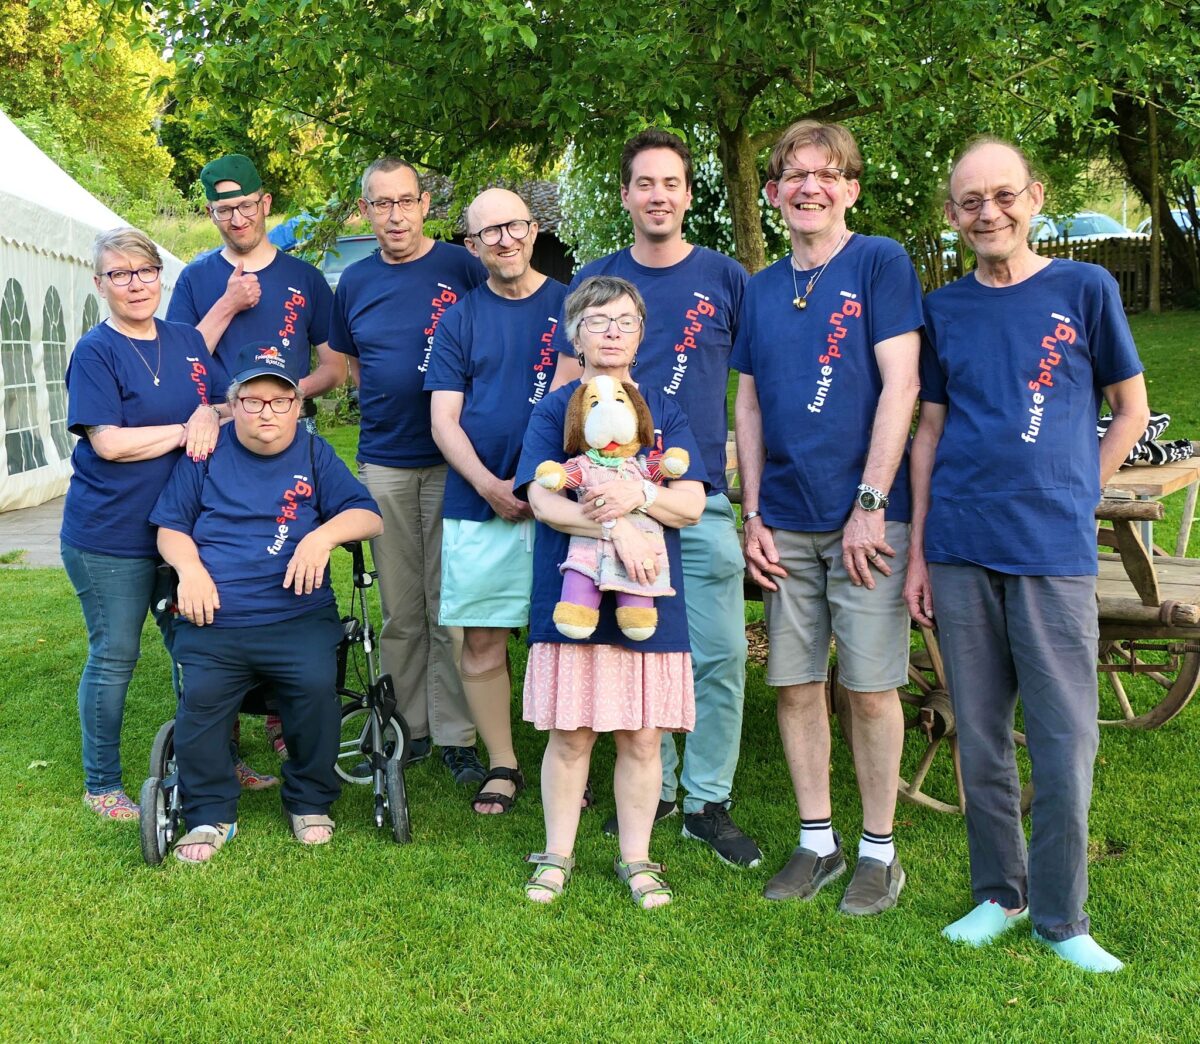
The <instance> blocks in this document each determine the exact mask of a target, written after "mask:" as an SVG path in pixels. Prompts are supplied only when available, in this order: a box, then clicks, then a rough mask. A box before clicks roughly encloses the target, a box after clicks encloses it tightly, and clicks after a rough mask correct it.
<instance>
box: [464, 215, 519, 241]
mask: <svg viewBox="0 0 1200 1044" xmlns="http://www.w3.org/2000/svg"><path fill="white" fill-rule="evenodd" d="M532 225H533V222H532V221H526V220H525V219H524V218H517V219H516V220H513V221H506V222H504V224H502V225H487V226H485V227H484V228H481V229H480V230H479V231H478V232H468V233H467V235H468V237H470V238H471V239H478V240H479V242H481V243H482V244H483V245H484V246H495V245H496V244H497V243H499V242H500V240H501V239H502V238H503V236H504V233H505V232H506V231H507V232H508V235H509V238H510V239H516V240H521V239H524V238H525V237H526V236H527V235H529V229H530V227H531V226H532Z"/></svg>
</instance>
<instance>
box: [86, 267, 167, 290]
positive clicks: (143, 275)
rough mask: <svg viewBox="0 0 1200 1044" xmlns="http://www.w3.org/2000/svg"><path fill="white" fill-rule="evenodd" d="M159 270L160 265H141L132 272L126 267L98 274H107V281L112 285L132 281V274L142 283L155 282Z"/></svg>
mask: <svg viewBox="0 0 1200 1044" xmlns="http://www.w3.org/2000/svg"><path fill="white" fill-rule="evenodd" d="M161 272H162V265H142V267H141V268H139V269H136V270H135V271H132V272H131V271H130V270H129V269H128V268H114V269H113V270H112V271H111V272H101V273H100V274H101V275H106V276H108V281H109V282H110V283H112V285H113V286H128V285H129V284H130V283H132V282H133V277H134V276H137V277H138V279H139V281H141V282H143V283H157V282H158V277H159V274H160V273H161Z"/></svg>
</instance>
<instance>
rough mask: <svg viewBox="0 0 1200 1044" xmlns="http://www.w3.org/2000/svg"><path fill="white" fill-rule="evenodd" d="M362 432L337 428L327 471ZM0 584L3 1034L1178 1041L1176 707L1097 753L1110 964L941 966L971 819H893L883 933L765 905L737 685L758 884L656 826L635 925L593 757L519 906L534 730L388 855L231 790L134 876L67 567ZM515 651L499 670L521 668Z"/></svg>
mask: <svg viewBox="0 0 1200 1044" xmlns="http://www.w3.org/2000/svg"><path fill="white" fill-rule="evenodd" d="M1135 331H1136V333H1137V335H1138V338H1139V343H1140V344H1141V345H1142V348H1143V351H1144V354H1145V357H1146V361H1147V364H1148V366H1149V368H1150V374H1151V381H1152V383H1151V401H1152V404H1153V405H1154V407H1155V408H1156V409H1160V410H1161V409H1166V410H1167V411H1168V412H1171V413H1172V414H1173V415H1174V417H1175V420H1174V423H1173V425H1172V429H1171V434H1172V435H1173V436H1175V437H1182V435H1184V434H1192V435H1200V417H1198V416H1197V413H1198V410H1200V404H1198V403H1197V401H1196V399H1197V396H1196V394H1195V380H1194V377H1193V376H1192V375H1193V374H1194V373H1195V372H1196V365H1195V355H1196V351H1197V348H1196V347H1195V346H1196V345H1197V343H1200V341H1198V335H1200V316H1195V315H1189V316H1164V317H1161V318H1152V317H1143V318H1139V319H1137V321H1136V322H1135ZM355 435H356V433H355V432H354V430H353V429H340V430H337V431H335V432H334V433H333V441H334V442H335V444H336V445H337V446H338V449H339V451H340V452H342V453H343V455H350V454H352V453H353V446H354V442H355ZM1195 547H1196V545H1195V542H1193V548H1195ZM339 557H340V558H341V560H342V561H341V562H340V564H339V566H338V571H337V572H338V575H337V576H336V577H335V586H336V587H338V589H339V590H341V591H342V592H345V591H346V590H347V587H346V583H345V581H346V556H345V555H340V556H339ZM3 592H4V597H3V599H2V600H0V665H2V670H0V793H3V794H5V795H6V796H7V798H8V800H9V805H8V807H7V809H6V811H5V814H4V816H3V817H0V896H3V897H4V917H3V919H2V921H0V998H2V999H0V1040H21V1041H24V1040H43V1039H51V1040H59V1039H80V1040H89V1041H90V1040H104V1041H108V1040H124V1039H133V1040H143V1039H144V1040H160V1039H180V1040H187V1041H191V1040H198V1041H207V1040H222V1041H225V1040H268V1041H270V1040H277V1039H284V1038H287V1039H295V1040H376V1039H379V1040H384V1039H386V1040H412V1039H417V1040H442V1039H459V1040H461V1039H472V1040H476V1039H477V1040H485V1041H491V1040H497V1041H499V1040H561V1039H586V1040H592V1039H595V1040H608V1039H612V1040H616V1039H621V1040H635V1041H642V1040H645V1041H651V1040H654V1041H659V1040H675V1039H679V1040H690V1041H710V1040H721V1041H724V1040H739V1041H741V1040H744V1041H756V1040H760V1039H778V1040H788V1041H790V1040H796V1039H803V1038H812V1039H817V1040H858V1039H866V1038H867V1037H868V1036H873V1037H875V1038H876V1039H882V1040H899V1041H918V1040H920V1041H927V1040H954V1041H959V1040H964V1041H999V1040H1003V1041H1008V1040H1014V1041H1015V1040H1029V1041H1044V1040H1079V1041H1091V1040H1099V1039H1104V1040H1162V1041H1175V1040H1180V1041H1191V1040H1197V1039H1200V1014H1198V1013H1197V1000H1198V998H1200V970H1198V969H1200V857H1198V856H1197V848H1196V844H1195V823H1196V821H1197V819H1198V818H1200V799H1198V798H1197V768H1196V766H1197V763H1198V761H1200V710H1198V707H1197V706H1191V707H1188V708H1187V709H1186V710H1185V711H1184V712H1183V714H1182V715H1181V716H1180V717H1179V718H1177V719H1176V720H1175V721H1174V722H1172V723H1170V724H1168V725H1167V726H1166V727H1164V728H1163V729H1161V730H1160V731H1158V732H1154V733H1127V732H1124V731H1118V730H1106V731H1104V732H1103V734H1102V737H1101V747H1100V757H1099V763H1098V765H1097V771H1096V790H1095V800H1094V805H1093V814H1092V820H1091V834H1092V842H1093V848H1094V854H1095V861H1094V863H1093V866H1092V899H1091V901H1090V902H1089V904H1088V908H1089V911H1090V913H1091V915H1092V917H1093V919H1094V923H1095V931H1096V934H1097V937H1098V938H1099V939H1100V941H1101V942H1102V943H1103V944H1105V945H1106V946H1108V947H1109V948H1110V949H1111V950H1112V951H1113V952H1115V953H1116V954H1117V955H1119V956H1120V957H1121V958H1122V959H1124V960H1125V961H1127V962H1128V964H1129V967H1128V969H1127V970H1126V971H1125V972H1124V973H1122V974H1121V975H1118V976H1107V977H1089V976H1085V975H1083V974H1082V973H1077V972H1075V971H1074V970H1073V969H1071V968H1069V967H1067V966H1065V965H1063V964H1061V962H1059V961H1057V960H1056V959H1055V958H1053V957H1052V956H1051V955H1049V954H1048V953H1046V952H1045V951H1043V950H1041V949H1040V948H1039V947H1038V946H1037V945H1036V944H1035V943H1034V942H1033V941H1032V940H1031V939H1030V938H1029V937H1028V935H1026V934H1024V933H1014V934H1013V935H1012V936H1011V937H1009V938H1006V939H1005V941H1004V942H1003V944H1002V945H998V946H996V947H993V948H992V949H990V950H987V951H982V952H976V951H970V950H962V949H959V948H954V947H952V946H950V945H949V944H947V943H945V942H944V941H943V940H942V939H941V938H940V937H939V935H938V929H939V928H940V927H941V926H942V925H944V924H945V923H947V922H948V921H950V920H952V919H953V918H955V917H957V916H958V915H959V914H961V913H962V912H964V911H965V910H966V909H967V907H968V905H969V901H970V899H969V891H968V879H967V855H966V843H965V838H964V835H963V825H962V822H961V820H960V819H958V818H957V817H954V816H947V815H941V814H938V813H934V812H929V811H926V810H923V809H919V808H914V807H912V806H905V805H902V806H901V807H900V810H899V815H898V818H897V839H898V843H899V846H900V852H901V854H902V859H903V861H904V865H905V867H906V869H907V871H908V875H909V882H908V887H907V888H906V890H905V892H904V894H903V896H902V899H901V902H900V905H899V907H898V908H897V909H896V910H894V911H892V912H890V913H888V914H886V915H884V916H882V917H879V918H870V919H863V920H855V919H850V918H846V917H842V916H839V915H838V913H837V912H836V905H837V900H838V897H839V892H840V886H838V885H835V886H834V887H833V888H831V889H829V890H828V891H827V892H825V893H822V894H821V895H819V896H818V897H817V899H816V900H814V901H813V902H812V903H808V904H795V903H792V904H788V903H784V904H778V905H777V904H771V903H767V902H766V901H764V900H762V899H761V897H760V894H759V893H760V890H761V888H762V885H763V883H764V882H765V881H766V879H767V878H768V877H769V876H770V875H771V874H772V873H774V872H775V870H777V869H778V868H779V866H780V865H781V864H782V863H783V861H784V860H785V859H786V857H787V855H788V853H789V852H790V850H791V848H792V846H793V845H794V843H795V839H796V829H797V823H796V812H795V805H794V801H793V798H792V793H791V786H790V783H789V780H788V776H787V772H786V768H785V766H784V762H783V756H782V752H781V750H780V745H779V738H778V732H777V729H776V725H775V720H774V706H773V701H772V696H771V692H770V690H768V689H767V687H766V686H765V684H764V682H763V671H762V668H761V667H758V666H751V668H750V670H749V672H748V678H747V689H746V719H745V727H744V731H743V745H742V759H741V764H740V767H739V772H738V779H737V786H736V795H735V796H736V799H737V803H736V809H735V816H736V818H737V820H738V822H739V823H741V824H742V825H743V826H744V827H746V828H747V829H748V830H749V831H750V832H752V833H753V834H754V836H755V837H756V838H757V839H758V840H759V842H760V843H761V845H762V847H763V849H764V851H765V853H766V858H765V861H764V864H763V865H762V866H760V867H758V868H757V869H754V870H749V871H738V870H733V869H731V868H729V867H726V866H724V865H723V864H721V863H719V862H718V861H717V860H716V858H715V857H714V856H713V855H712V854H711V853H710V852H709V851H707V850H706V849H705V848H703V847H702V846H700V845H698V844H696V843H695V842H688V841H685V840H683V839H682V838H681V837H680V836H679V833H678V826H679V821H678V820H677V819H676V820H670V821H668V822H667V823H666V824H663V825H662V826H660V827H659V828H658V831H657V832H656V834H655V838H654V842H653V850H652V854H653V856H654V857H655V858H658V859H662V860H665V861H666V862H667V863H668V864H669V867H670V876H671V881H672V883H673V885H674V886H675V889H676V902H675V904H674V905H673V906H672V907H670V908H668V909H666V910H661V911H658V912H655V913H643V912H641V911H638V910H637V909H635V908H634V906H633V905H632V903H630V902H629V900H628V898H627V893H626V892H625V890H624V888H623V886H620V885H618V883H617V881H616V879H615V877H614V876H613V874H612V870H611V863H612V857H613V854H614V851H615V846H614V844H613V842H612V841H611V840H609V839H607V838H605V837H603V835H602V834H601V833H600V824H601V822H602V821H603V820H604V818H606V817H607V815H608V814H609V812H610V811H611V808H612V801H611V785H610V780H611V769H612V747H611V744H610V743H607V742H602V743H601V744H599V745H598V748H597V753H596V757H595V762H594V766H593V776H594V779H595V781H596V784H597V791H598V795H599V799H600V800H599V808H598V809H597V810H595V811H593V812H590V813H586V814H585V815H584V819H583V824H582V827H581V830H580V838H579V844H578V847H577V850H576V855H577V858H578V863H579V865H578V868H577V870H576V876H575V879H574V881H573V882H572V883H571V886H570V888H569V889H568V891H567V894H566V895H565V896H564V897H563V898H562V900H560V901H559V902H558V903H557V904H555V905H554V906H553V907H551V908H549V909H542V908H535V907H533V906H532V905H531V904H529V903H528V902H526V900H525V898H524V896H523V893H522V891H521V887H520V885H521V882H522V880H523V879H524V876H525V872H526V868H525V867H524V866H523V865H522V863H521V861H520V860H521V858H522V856H524V854H525V853H527V852H529V851H532V850H536V849H538V848H539V847H540V846H541V844H542V843H543V832H542V821H541V806H540V801H539V799H538V796H537V785H536V777H537V774H538V771H537V770H538V764H539V760H540V757H541V751H542V748H543V739H542V737H541V736H540V735H538V734H537V733H535V732H533V731H532V730H531V729H530V728H529V727H528V726H519V727H518V728H517V745H518V751H519V754H520V756H521V759H522V761H523V764H524V766H525V769H526V772H527V774H528V775H529V776H530V777H531V783H532V786H531V789H530V791H528V792H527V793H526V794H525V795H524V796H523V797H522V798H521V800H520V801H519V802H518V804H517V806H516V808H515V810H514V812H513V813H512V814H511V815H508V816H504V817H500V818H487V817H479V816H475V815H474V814H472V812H471V811H470V809H469V807H468V804H467V797H468V792H467V791H466V790H464V789H461V788H458V787H456V786H455V785H454V784H453V783H452V782H451V780H450V779H449V776H448V775H447V774H446V772H445V771H444V769H443V768H442V767H441V765H440V763H438V762H437V761H436V759H435V760H434V761H433V762H432V763H430V762H426V763H425V764H422V765H420V766H417V767H415V768H414V769H413V770H412V771H411V772H410V773H409V777H408V782H409V792H410V802H411V809H412V820H413V831H414V842H413V844H411V845H409V846H404V847H401V846H397V845H395V844H393V843H392V842H391V841H390V839H389V836H388V835H387V834H386V833H384V832H377V831H376V830H375V827H374V825H373V823H372V821H371V809H370V801H369V795H368V794H367V793H364V792H363V789H364V788H353V789H350V788H347V793H346V794H345V795H344V796H343V798H342V800H341V801H340V802H339V803H338V805H336V806H335V808H334V815H335V817H336V818H337V820H338V823H339V827H338V833H337V836H336V838H335V839H334V842H333V844H331V845H329V846H327V847H325V848H320V849H315V850H307V849H303V848H301V846H299V845H298V844H296V843H295V842H293V841H291V840H290V837H289V835H288V833H287V830H286V827H285V825H284V822H283V820H282V818H281V816H280V813H279V806H278V794H277V792H275V791H268V792H263V793H258V794H247V795H245V796H244V798H243V800H242V805H241V812H240V817H239V825H240V827H241V832H240V833H239V836H238V837H237V838H236V839H235V840H234V841H232V842H231V843H230V845H229V846H228V847H227V848H226V849H225V850H224V851H223V852H221V853H220V855H219V857H218V858H217V859H216V860H215V862H214V863H213V864H211V865H210V866H206V867H189V866H183V865H181V864H177V863H176V862H175V861H174V860H170V861H168V863H166V864H164V865H163V866H161V867H158V868H150V867H147V866H146V865H145V864H144V863H143V862H142V858H141V855H140V851H139V847H138V838H137V830H136V827H129V826H124V825H112V824H106V823H101V822H100V821H98V820H97V819H96V818H95V817H94V816H92V815H91V814H89V813H87V812H86V811H85V809H84V808H83V805H82V803H81V800H80V794H81V791H82V785H81V774H80V767H79V729H78V724H77V717H76V710H75V687H76V685H77V682H78V676H79V670H80V666H81V664H82V662H83V659H84V655H85V638H84V632H83V625H82V619H81V616H80V612H79V607H78V603H77V601H76V599H75V597H74V595H73V594H72V592H71V590H70V587H69V585H68V584H67V581H66V579H65V576H64V575H63V574H62V573H61V572H59V571H55V570H24V569H9V570H6V571H4V573H3ZM144 638H145V640H144V642H143V649H144V656H143V660H142V662H141V664H140V665H139V668H138V671H137V674H136V677H135V680H134V683H133V686H132V687H131V689H130V693H129V700H128V703H127V707H126V715H125V732H124V746H123V751H124V762H125V782H126V786H127V788H128V789H129V790H130V791H131V792H134V793H136V791H137V789H138V787H139V786H140V784H141V782H142V779H143V778H144V776H145V774H146V764H145V763H146V759H147V756H148V752H149V748H150V743H151V740H152V738H153V735H154V732H155V731H156V729H157V728H158V726H159V725H160V724H161V722H162V721H164V720H165V719H167V718H168V717H170V716H171V715H172V709H173V707H172V705H173V700H172V696H171V690H170V685H169V681H168V664H167V660H166V656H165V654H164V652H163V650H162V648H161V645H160V643H159V641H158V636H157V632H156V631H155V630H154V629H153V627H151V626H148V627H147V629H146V632H145V635H144ZM512 651H513V657H514V666H515V667H516V670H517V672H518V674H519V670H520V667H521V665H522V664H523V662H524V653H523V649H522V648H521V647H520V646H519V645H517V644H516V643H514V644H513V646H512ZM243 736H244V746H245V747H246V752H247V756H248V758H249V759H250V761H251V762H252V763H253V764H255V765H256V766H258V767H260V768H267V769H270V768H272V767H273V766H274V758H273V756H272V755H271V754H269V753H268V750H267V747H266V743H265V741H264V740H263V738H262V732H261V729H260V728H259V726H258V724H257V722H256V721H253V720H250V719H247V720H246V721H245V722H244V724H243ZM937 772H938V773H941V774H942V775H943V776H948V774H949V773H948V766H946V765H944V764H943V765H940V766H939V767H938V769H937ZM832 773H833V793H834V810H835V825H836V826H837V827H838V829H839V830H840V831H841V832H842V834H843V836H844V837H846V838H847V839H853V838H854V837H856V836H857V832H858V830H859V828H860V825H861V820H860V809H859V805H858V798H857V794H856V790H855V787H854V782H853V770H852V766H851V762H850V757H849V754H848V752H847V751H846V749H845V747H844V745H843V744H842V743H841V741H840V739H835V744H834V758H833V769H832ZM850 845H851V848H852V847H853V841H852V840H851V841H850Z"/></svg>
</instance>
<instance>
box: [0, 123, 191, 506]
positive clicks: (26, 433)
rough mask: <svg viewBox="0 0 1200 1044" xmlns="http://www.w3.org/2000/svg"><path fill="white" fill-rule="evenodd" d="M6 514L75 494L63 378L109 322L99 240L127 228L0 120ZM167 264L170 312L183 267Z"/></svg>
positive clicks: (0, 447)
mask: <svg viewBox="0 0 1200 1044" xmlns="http://www.w3.org/2000/svg"><path fill="white" fill-rule="evenodd" d="M0 156H3V157H4V162H3V163H2V164H0V392H2V393H3V396H4V414H3V418H2V419H0V511H8V510H10V509H12V508H20V507H32V506H33V505H35V504H41V503H42V502H44V501H46V500H50V499H51V498H53V497H57V496H61V495H62V494H63V493H65V492H66V490H67V481H68V479H69V478H70V476H71V447H72V445H73V444H74V438H73V436H71V435H70V434H69V433H68V432H67V392H66V386H65V384H64V382H63V378H64V376H65V374H66V369H67V357H68V355H69V354H70V352H71V350H72V349H73V348H74V347H75V342H76V341H78V340H79V338H80V336H81V335H82V334H83V333H85V332H86V331H87V330H90V329H91V328H92V327H93V326H94V325H95V324H96V323H97V322H99V321H100V319H101V318H102V316H103V312H102V309H101V300H100V297H99V295H98V294H97V293H96V288H95V286H94V284H93V283H92V241H93V240H94V239H95V237H96V233H97V232H101V231H103V230H105V229H109V228H117V227H119V226H121V225H127V224H128V223H129V222H127V221H123V220H122V219H121V217H120V216H119V215H118V214H115V213H113V212H112V211H111V210H109V209H108V207H106V206H105V205H104V204H103V203H101V202H100V201H99V200H98V199H97V198H96V197H95V196H93V195H92V194H91V193H90V192H88V191H87V189H85V188H84V187H83V186H82V185H80V184H79V183H78V182H77V181H75V180H74V179H73V178H72V177H71V176H70V175H69V174H67V172H66V171H64V170H63V169H62V168H61V167H59V166H58V164H56V163H55V162H54V161H53V160H52V159H50V157H49V156H47V155H46V154H45V153H44V152H42V150H41V149H39V148H38V147H37V146H36V145H35V144H34V143H33V142H32V141H30V140H29V139H28V138H27V137H25V135H24V134H22V133H21V132H20V130H18V129H17V127H16V126H15V125H14V124H13V122H12V121H11V120H10V119H9V118H8V117H7V116H6V115H5V114H4V113H3V112H0ZM159 250H160V251H161V252H162V257H163V263H164V268H163V302H162V307H163V309H165V308H166V305H167V301H168V300H169V299H170V294H171V290H172V288H173V287H174V286H175V280H176V279H177V278H178V277H179V273H180V271H181V270H182V268H183V262H182V261H180V260H179V258H177V257H175V256H174V255H173V254H171V253H169V252H168V251H166V250H164V249H163V248H162V247H161V246H160V247H159Z"/></svg>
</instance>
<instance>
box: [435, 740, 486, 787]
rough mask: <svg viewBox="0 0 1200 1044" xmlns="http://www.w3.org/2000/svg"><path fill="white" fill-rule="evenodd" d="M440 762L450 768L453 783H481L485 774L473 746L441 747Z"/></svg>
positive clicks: (477, 752)
mask: <svg viewBox="0 0 1200 1044" xmlns="http://www.w3.org/2000/svg"><path fill="white" fill-rule="evenodd" d="M442 764H443V765H445V766H446V768H448V769H449V770H450V775H452V776H453V777H454V782H455V783H482V782H483V777H484V776H486V775H487V769H485V768H484V767H483V762H482V761H480V760H479V751H477V750H476V749H475V748H474V747H443V748H442Z"/></svg>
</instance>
